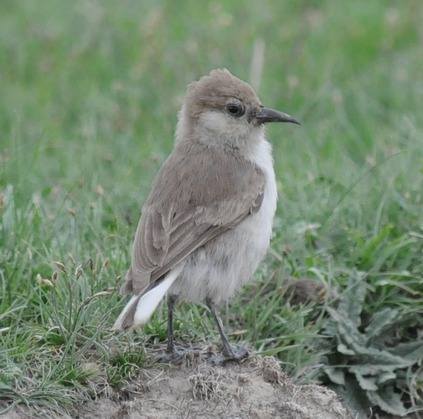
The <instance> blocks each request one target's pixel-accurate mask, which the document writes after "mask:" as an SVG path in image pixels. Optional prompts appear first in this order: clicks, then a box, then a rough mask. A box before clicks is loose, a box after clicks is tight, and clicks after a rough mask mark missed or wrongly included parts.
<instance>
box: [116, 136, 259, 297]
mask: <svg viewBox="0 0 423 419" xmlns="http://www.w3.org/2000/svg"><path fill="white" fill-rule="evenodd" d="M264 184H265V178H264V174H263V172H262V171H261V170H260V169H259V168H258V167H257V166H256V165H254V164H253V163H252V162H250V161H247V160H245V159H243V158H241V157H238V156H237V155H235V154H229V153H227V152H223V151H222V152H218V151H215V150H214V151H211V150H209V149H208V148H205V147H204V148H202V147H201V146H199V145H196V146H192V145H190V146H187V145H184V144H179V145H177V146H176V148H175V150H174V151H173V153H172V154H171V156H170V157H169V158H168V160H167V161H166V162H165V164H164V165H163V167H162V168H161V170H160V172H159V174H158V176H157V179H156V181H155V183H154V185H153V189H152V191H151V193H150V196H149V197H148V199H147V202H146V204H145V205H144V208H143V211H142V216H141V219H140V221H139V224H138V227H137V231H136V234H135V240H134V246H133V254H132V263H131V267H130V269H129V270H128V273H127V276H126V282H125V284H124V286H123V287H122V291H123V292H125V293H128V292H132V293H135V294H138V293H140V292H142V291H143V290H144V289H145V288H146V287H148V286H149V285H150V284H154V282H155V281H157V280H159V279H160V278H161V277H163V275H165V274H166V273H167V272H169V270H171V269H172V268H173V267H174V266H175V265H177V264H178V263H179V262H181V261H182V260H184V259H185V258H186V257H187V256H189V255H190V254H191V253H192V252H193V251H195V250H196V249H198V248H199V247H201V246H203V245H205V244H206V243H207V242H208V241H210V240H212V239H214V238H215V237H217V236H219V235H221V234H223V233H224V232H225V231H227V230H229V229H231V228H233V227H234V226H235V225H237V224H238V223H239V222H240V221H242V220H243V219H244V218H245V217H247V216H248V215H250V214H252V213H254V212H256V211H257V210H258V209H259V208H260V205H261V202H262V199H263V191H264Z"/></svg>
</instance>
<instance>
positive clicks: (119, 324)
mask: <svg viewBox="0 0 423 419" xmlns="http://www.w3.org/2000/svg"><path fill="white" fill-rule="evenodd" d="M137 298H138V295H133V296H132V298H131V299H130V300H129V301H128V303H127V304H126V306H125V308H124V309H123V310H122V311H121V313H120V314H119V317H118V318H117V319H116V321H115V324H114V325H113V327H112V330H122V323H123V319H124V318H125V316H126V314H127V313H128V311H129V309H130V308H131V306H132V304H133V303H134V301H135V300H136V299H137Z"/></svg>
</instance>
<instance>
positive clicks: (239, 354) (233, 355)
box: [206, 298, 248, 361]
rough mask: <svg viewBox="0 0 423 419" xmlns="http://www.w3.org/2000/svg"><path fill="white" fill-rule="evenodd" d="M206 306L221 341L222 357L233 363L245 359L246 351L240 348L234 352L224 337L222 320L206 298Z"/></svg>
mask: <svg viewBox="0 0 423 419" xmlns="http://www.w3.org/2000/svg"><path fill="white" fill-rule="evenodd" d="M206 304H207V307H208V308H209V310H210V313H211V314H212V316H213V319H214V321H215V322H216V324H217V329H218V330H219V334H220V339H221V341H222V346H223V351H222V352H223V356H224V357H225V358H226V359H227V360H234V361H239V360H241V359H243V358H246V357H247V356H248V351H247V350H246V349H245V348H240V349H238V350H235V349H234V348H233V347H232V346H231V344H230V343H229V341H228V338H227V337H226V334H225V331H224V329H223V323H222V320H221V318H220V317H219V315H218V313H217V310H216V307H215V305H214V304H213V303H212V301H211V300H210V299H208V298H207V299H206Z"/></svg>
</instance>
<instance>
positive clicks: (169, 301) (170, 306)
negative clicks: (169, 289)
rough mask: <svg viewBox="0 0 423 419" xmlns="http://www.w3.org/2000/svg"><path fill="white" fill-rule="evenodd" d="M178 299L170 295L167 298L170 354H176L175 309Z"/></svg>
mask: <svg viewBox="0 0 423 419" xmlns="http://www.w3.org/2000/svg"><path fill="white" fill-rule="evenodd" d="M176 299H177V297H175V296H174V295H169V296H168V297H167V348H166V352H167V353H168V354H174V353H175V343H174V341H173V309H174V308H175V303H176Z"/></svg>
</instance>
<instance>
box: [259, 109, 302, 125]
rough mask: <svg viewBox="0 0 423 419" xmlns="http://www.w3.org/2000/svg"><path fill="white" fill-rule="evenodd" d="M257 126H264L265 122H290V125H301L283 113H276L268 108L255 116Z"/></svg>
mask: <svg viewBox="0 0 423 419" xmlns="http://www.w3.org/2000/svg"><path fill="white" fill-rule="evenodd" d="M255 120H256V121H257V124H259V125H261V124H265V123H266V122H290V123H291V124H297V125H301V124H300V123H299V122H298V121H297V120H296V119H295V118H293V117H292V116H291V115H288V114H287V113H284V112H279V111H276V110H275V109H270V108H261V109H260V110H259V111H258V112H257V113H256V115H255Z"/></svg>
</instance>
